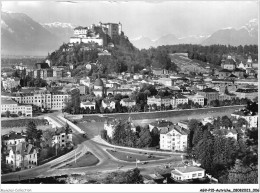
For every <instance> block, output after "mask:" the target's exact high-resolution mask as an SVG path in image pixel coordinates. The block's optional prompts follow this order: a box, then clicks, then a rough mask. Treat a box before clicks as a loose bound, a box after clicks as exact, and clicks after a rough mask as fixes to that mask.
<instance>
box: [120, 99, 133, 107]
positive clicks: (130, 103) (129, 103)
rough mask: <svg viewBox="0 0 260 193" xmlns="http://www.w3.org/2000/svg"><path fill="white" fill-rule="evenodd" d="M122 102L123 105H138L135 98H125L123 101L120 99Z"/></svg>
mask: <svg viewBox="0 0 260 193" xmlns="http://www.w3.org/2000/svg"><path fill="white" fill-rule="evenodd" d="M120 104H121V105H122V106H123V107H133V106H135V105H136V101H135V100H132V99H130V98H123V99H122V100H121V101H120Z"/></svg>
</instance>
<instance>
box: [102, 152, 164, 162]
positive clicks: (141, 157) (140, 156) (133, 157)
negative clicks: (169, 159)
mask: <svg viewBox="0 0 260 193" xmlns="http://www.w3.org/2000/svg"><path fill="white" fill-rule="evenodd" d="M106 151H107V152H108V153H110V154H111V155H112V156H114V157H115V158H117V159H119V160H123V161H128V162H135V161H136V159H137V160H140V161H150V160H159V159H164V158H166V157H162V156H152V157H150V158H148V154H143V153H142V154H136V153H130V152H125V151H124V152H123V151H118V150H116V151H114V150H109V149H107V150H106ZM127 156H128V157H127Z"/></svg>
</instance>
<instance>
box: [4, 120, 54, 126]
mask: <svg viewBox="0 0 260 193" xmlns="http://www.w3.org/2000/svg"><path fill="white" fill-rule="evenodd" d="M30 121H32V122H34V123H35V125H36V126H39V125H46V124H48V123H49V122H48V121H47V120H46V119H16V120H3V121H1V126H2V127H26V126H27V125H28V123H29V122H30Z"/></svg>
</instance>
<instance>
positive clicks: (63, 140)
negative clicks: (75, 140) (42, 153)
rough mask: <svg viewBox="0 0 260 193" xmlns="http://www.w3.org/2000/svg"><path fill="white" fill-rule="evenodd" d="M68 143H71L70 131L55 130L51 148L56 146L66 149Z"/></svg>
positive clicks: (63, 129)
mask: <svg viewBox="0 0 260 193" xmlns="http://www.w3.org/2000/svg"><path fill="white" fill-rule="evenodd" d="M68 143H72V130H71V129H68V130H67V131H66V129H65V128H63V127H62V128H57V129H56V130H55V134H54V136H53V137H52V146H54V145H56V144H58V145H59V146H60V147H66V146H67V145H68Z"/></svg>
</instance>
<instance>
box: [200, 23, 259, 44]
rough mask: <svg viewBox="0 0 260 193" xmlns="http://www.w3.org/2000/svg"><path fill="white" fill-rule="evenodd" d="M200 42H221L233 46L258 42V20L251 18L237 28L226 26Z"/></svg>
mask: <svg viewBox="0 0 260 193" xmlns="http://www.w3.org/2000/svg"><path fill="white" fill-rule="evenodd" d="M202 44H203V45H212V44H223V45H233V46H238V45H249V44H258V21H257V19H252V20H250V21H249V22H248V23H247V24H246V25H244V26H242V27H240V28H238V29H235V28H232V27H228V28H224V29H221V30H218V31H216V32H214V33H213V34H212V35H211V36H210V37H209V38H207V39H206V40H204V41H203V42H202Z"/></svg>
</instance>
